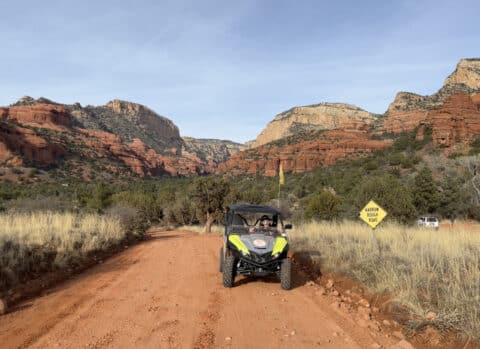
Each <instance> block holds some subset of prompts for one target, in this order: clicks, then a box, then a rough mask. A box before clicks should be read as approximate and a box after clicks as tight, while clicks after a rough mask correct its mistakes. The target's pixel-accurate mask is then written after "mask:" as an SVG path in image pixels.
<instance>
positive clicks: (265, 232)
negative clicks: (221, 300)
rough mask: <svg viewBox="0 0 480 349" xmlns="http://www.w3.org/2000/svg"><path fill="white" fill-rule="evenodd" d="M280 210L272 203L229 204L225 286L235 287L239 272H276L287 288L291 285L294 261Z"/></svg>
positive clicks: (222, 253)
mask: <svg viewBox="0 0 480 349" xmlns="http://www.w3.org/2000/svg"><path fill="white" fill-rule="evenodd" d="M291 228H292V225H291V224H286V225H283V222H282V218H281V214H280V212H279V211H278V210H277V209H275V208H273V207H270V206H259V205H245V204H242V205H232V206H229V207H227V212H226V217H225V232H224V236H223V246H222V248H221V249H220V272H222V273H223V286H224V287H233V284H234V282H235V277H236V276H237V275H251V276H266V275H272V274H274V275H277V276H278V277H279V278H280V284H281V286H282V288H283V289H284V290H289V289H290V288H291V287H292V262H291V260H290V259H289V258H288V257H287V252H288V248H289V245H288V238H287V234H286V233H285V230H286V229H291Z"/></svg>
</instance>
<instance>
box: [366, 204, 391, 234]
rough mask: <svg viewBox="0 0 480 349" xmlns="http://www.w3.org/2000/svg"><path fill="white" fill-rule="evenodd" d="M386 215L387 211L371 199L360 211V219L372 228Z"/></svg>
mask: <svg viewBox="0 0 480 349" xmlns="http://www.w3.org/2000/svg"><path fill="white" fill-rule="evenodd" d="M386 216H387V212H386V211H385V210H384V209H383V208H381V207H380V206H379V205H378V204H377V203H376V202H375V201H373V200H370V202H369V203H368V204H366V205H365V207H364V208H363V209H362V210H361V211H360V219H362V220H363V221H364V222H365V223H367V224H368V225H369V226H371V227H372V228H375V227H376V226H377V225H379V224H380V222H381V221H382V220H383V219H384V218H385V217H386Z"/></svg>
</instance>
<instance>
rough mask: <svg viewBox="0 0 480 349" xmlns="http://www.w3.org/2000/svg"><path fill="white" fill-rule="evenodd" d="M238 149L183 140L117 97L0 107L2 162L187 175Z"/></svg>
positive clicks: (162, 121)
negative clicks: (102, 103)
mask: <svg viewBox="0 0 480 349" xmlns="http://www.w3.org/2000/svg"><path fill="white" fill-rule="evenodd" d="M239 149H240V145H238V144H236V143H233V142H229V141H220V140H195V139H191V138H187V140H186V141H184V139H182V138H181V137H180V133H179V130H178V127H177V126H176V125H175V124H174V123H173V122H172V121H171V120H169V119H167V118H165V117H161V116H159V115H157V114H156V113H155V112H153V111H152V110H150V109H148V108H147V107H145V106H142V105H140V104H136V103H130V102H125V101H120V100H113V101H111V102H109V103H107V105H105V106H98V107H95V106H86V107H82V106H81V105H80V104H78V103H76V104H73V105H62V104H59V103H55V102H52V101H50V100H48V99H46V98H39V99H38V100H35V99H33V98H31V97H23V98H21V99H20V100H19V101H18V102H16V103H15V104H13V105H11V106H10V107H2V108H0V163H2V164H3V165H4V166H5V165H6V166H14V167H29V166H34V167H38V166H40V167H41V168H45V166H50V167H51V166H52V165H53V166H54V167H59V168H66V169H68V173H66V174H67V175H76V176H79V177H83V178H86V179H88V178H92V177H95V176H96V175H98V174H100V175H101V176H103V175H105V174H106V175H108V176H117V175H126V176H130V175H132V174H135V175H138V176H157V175H174V176H176V175H181V176H188V175H197V174H205V173H211V172H213V170H214V166H216V165H217V163H218V162H219V161H224V160H225V159H226V157H228V156H230V154H233V153H235V152H236V151H237V150H239Z"/></svg>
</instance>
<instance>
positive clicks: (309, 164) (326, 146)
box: [218, 128, 392, 176]
mask: <svg viewBox="0 0 480 349" xmlns="http://www.w3.org/2000/svg"><path fill="white" fill-rule="evenodd" d="M391 143H392V141H391V140H372V139H370V138H369V133H368V131H367V130H366V129H365V128H364V129H361V130H352V129H350V130H341V129H336V130H330V131H324V132H317V137H316V139H314V140H309V141H300V142H297V143H294V144H291V145H283V146H275V145H264V146H260V147H257V148H255V149H249V150H247V151H243V152H239V153H237V154H235V155H233V156H232V157H231V158H230V160H228V161H227V162H225V163H223V164H220V166H219V167H218V172H219V173H231V174H235V175H238V174H243V173H247V174H255V173H263V174H264V175H265V176H275V175H277V174H278V169H279V166H280V163H282V166H283V169H284V171H285V172H294V173H300V172H306V171H311V170H313V169H315V168H317V167H320V166H327V165H332V164H334V163H335V162H336V161H337V160H338V159H344V158H358V157H362V156H365V155H367V154H369V153H371V152H372V151H375V150H380V149H383V148H386V147H389V146H390V145H391Z"/></svg>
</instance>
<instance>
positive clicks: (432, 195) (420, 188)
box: [412, 167, 440, 214]
mask: <svg viewBox="0 0 480 349" xmlns="http://www.w3.org/2000/svg"><path fill="white" fill-rule="evenodd" d="M412 191H413V203H414V204H415V207H416V208H417V212H418V213H419V214H425V213H433V212H435V210H436V209H437V208H438V207H439V205H440V195H439V191H438V188H437V184H436V183H435V181H434V180H433V176H432V171H431V170H430V169H429V168H428V167H424V168H422V169H421V170H420V172H418V174H417V176H416V177H415V180H414V182H413V187H412Z"/></svg>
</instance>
